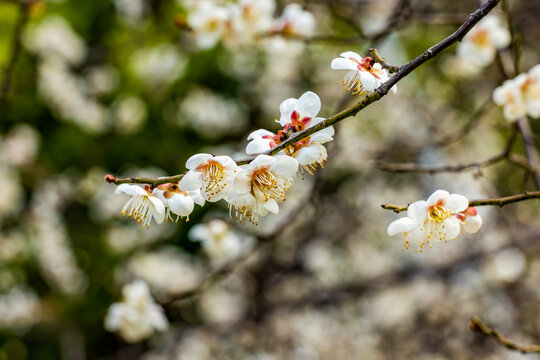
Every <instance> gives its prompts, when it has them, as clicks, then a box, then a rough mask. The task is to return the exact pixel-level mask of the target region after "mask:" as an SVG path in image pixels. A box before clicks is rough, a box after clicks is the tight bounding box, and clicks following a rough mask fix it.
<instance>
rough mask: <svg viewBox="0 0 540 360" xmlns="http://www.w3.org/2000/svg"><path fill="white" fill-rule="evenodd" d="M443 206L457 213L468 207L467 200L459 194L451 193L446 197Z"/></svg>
mask: <svg viewBox="0 0 540 360" xmlns="http://www.w3.org/2000/svg"><path fill="white" fill-rule="evenodd" d="M444 207H445V208H447V209H448V210H450V211H451V212H452V213H458V212H462V211H465V210H466V209H467V207H469V200H468V199H467V198H466V197H465V196H462V195H459V194H451V195H449V196H448V199H446V203H445V204H444Z"/></svg>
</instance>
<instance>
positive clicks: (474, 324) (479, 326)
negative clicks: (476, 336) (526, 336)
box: [469, 316, 540, 354]
mask: <svg viewBox="0 0 540 360" xmlns="http://www.w3.org/2000/svg"><path fill="white" fill-rule="evenodd" d="M469 328H470V329H471V331H474V332H480V333H482V334H484V335H486V336H491V337H492V338H494V339H495V340H497V341H498V342H499V343H501V344H502V345H504V346H506V347H507V348H508V349H510V350H517V351H519V352H522V353H524V354H525V353H538V352H540V345H529V346H526V345H518V344H516V343H515V342H513V341H512V340H510V339H508V338H506V337H504V336H503V335H501V333H499V332H498V331H497V330H495V329H492V328H490V327H489V326H487V325H486V324H484V323H483V322H482V321H481V320H480V319H479V318H477V317H476V316H473V317H472V318H471V320H470V322H469Z"/></svg>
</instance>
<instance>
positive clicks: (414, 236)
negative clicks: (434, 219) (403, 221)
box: [409, 227, 428, 246]
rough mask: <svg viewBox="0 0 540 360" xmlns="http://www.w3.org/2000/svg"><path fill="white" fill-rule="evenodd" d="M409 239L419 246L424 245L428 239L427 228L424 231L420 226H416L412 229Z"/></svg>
mask: <svg viewBox="0 0 540 360" xmlns="http://www.w3.org/2000/svg"><path fill="white" fill-rule="evenodd" d="M409 239H410V241H411V242H413V243H415V244H416V245H418V246H422V245H424V244H425V243H426V242H427V240H428V238H427V234H426V231H425V229H424V230H423V231H422V230H420V227H417V228H414V229H413V230H412V231H411V233H410V235H409Z"/></svg>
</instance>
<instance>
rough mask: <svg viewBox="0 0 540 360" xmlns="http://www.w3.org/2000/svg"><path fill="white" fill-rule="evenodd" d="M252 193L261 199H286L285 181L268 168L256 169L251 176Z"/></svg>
mask: <svg viewBox="0 0 540 360" xmlns="http://www.w3.org/2000/svg"><path fill="white" fill-rule="evenodd" d="M251 194H252V195H253V196H254V197H255V199H257V200H259V201H268V200H269V199H274V200H276V199H278V198H282V199H285V182H284V181H283V180H279V179H277V178H276V177H275V176H274V174H273V173H272V172H271V171H269V170H268V169H259V170H256V171H255V172H254V173H253V175H252V177H251Z"/></svg>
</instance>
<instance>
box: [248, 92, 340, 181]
mask: <svg viewBox="0 0 540 360" xmlns="http://www.w3.org/2000/svg"><path fill="white" fill-rule="evenodd" d="M279 109H280V112H281V116H280V119H279V123H280V124H281V125H282V126H283V129H282V130H279V131H278V133H277V134H273V133H271V132H269V131H267V130H264V129H260V130H256V131H254V132H252V133H251V134H250V135H249V136H248V140H249V141H250V142H249V143H248V146H247V148H246V152H247V153H248V154H260V153H262V152H265V151H268V150H270V149H272V148H274V147H275V146H277V145H279V144H280V143H282V142H283V141H284V140H286V139H287V138H288V137H289V136H290V135H291V134H292V133H295V132H299V131H302V130H305V129H307V128H310V127H312V126H314V125H317V124H318V123H320V122H321V121H323V120H324V118H321V117H317V115H318V113H319V111H320V110H321V100H320V99H319V97H318V96H317V94H315V93H314V92H311V91H308V92H306V93H304V94H303V95H302V96H300V98H299V99H294V98H290V99H287V100H285V101H283V102H282V103H281V105H280V106H279ZM333 136H334V128H333V127H332V126H329V127H327V128H325V129H322V130H320V131H317V132H316V133H315V134H313V135H310V136H308V137H306V138H304V139H302V140H299V141H297V142H295V143H294V144H292V145H291V146H289V147H287V148H286V149H285V153H286V154H287V155H289V156H292V157H294V158H295V159H296V160H297V161H298V164H299V165H300V166H301V167H302V168H303V169H304V170H306V171H307V172H309V173H311V174H313V171H314V170H316V168H317V167H318V166H321V167H322V166H323V164H324V162H325V161H326V160H327V157H328V155H327V152H326V148H325V147H324V146H323V145H322V144H324V143H327V142H329V141H332V140H333Z"/></svg>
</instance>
